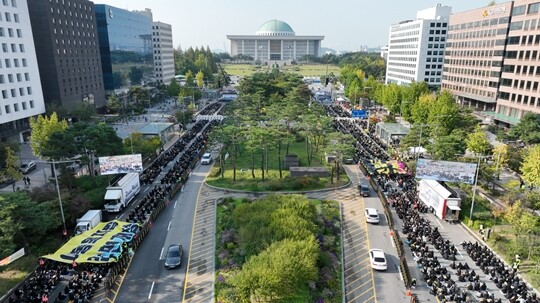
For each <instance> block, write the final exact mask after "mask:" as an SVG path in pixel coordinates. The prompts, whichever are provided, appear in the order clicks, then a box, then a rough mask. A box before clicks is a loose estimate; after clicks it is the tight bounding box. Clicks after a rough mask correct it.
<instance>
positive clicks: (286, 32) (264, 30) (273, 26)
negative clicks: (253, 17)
mask: <svg viewBox="0 0 540 303" xmlns="http://www.w3.org/2000/svg"><path fill="white" fill-rule="evenodd" d="M256 34H257V35H258V36H294V31H293V29H292V28H291V26H290V25H289V24H287V23H285V22H283V21H280V20H275V19H274V20H270V21H267V22H265V23H264V24H263V25H261V27H260V28H259V30H258V31H257V33H256Z"/></svg>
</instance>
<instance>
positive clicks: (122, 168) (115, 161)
mask: <svg viewBox="0 0 540 303" xmlns="http://www.w3.org/2000/svg"><path fill="white" fill-rule="evenodd" d="M142 170H143V165H142V155H141V154H135V155H121V156H109V157H99V172H100V173H101V174H102V175H114V174H127V173H140V172H142Z"/></svg>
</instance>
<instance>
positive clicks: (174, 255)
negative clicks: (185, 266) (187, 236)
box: [165, 244, 184, 269]
mask: <svg viewBox="0 0 540 303" xmlns="http://www.w3.org/2000/svg"><path fill="white" fill-rule="evenodd" d="M183 255H184V251H183V249H182V245H180V244H171V245H169V248H168V249H167V257H166V258H165V268H167V269H173V268H177V267H180V265H182V256H183Z"/></svg>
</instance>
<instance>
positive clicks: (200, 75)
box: [195, 71, 204, 87]
mask: <svg viewBox="0 0 540 303" xmlns="http://www.w3.org/2000/svg"><path fill="white" fill-rule="evenodd" d="M195 82H196V83H197V87H203V85H204V73H203V72H202V71H199V72H197V74H196V75H195Z"/></svg>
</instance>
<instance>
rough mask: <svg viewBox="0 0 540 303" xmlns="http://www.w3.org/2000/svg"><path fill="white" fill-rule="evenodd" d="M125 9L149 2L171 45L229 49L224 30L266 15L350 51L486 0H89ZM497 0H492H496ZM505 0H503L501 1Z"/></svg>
mask: <svg viewBox="0 0 540 303" xmlns="http://www.w3.org/2000/svg"><path fill="white" fill-rule="evenodd" d="M93 1H94V3H96V4H98V3H99V4H108V5H111V6H115V7H118V8H122V9H127V10H143V9H145V8H150V9H151V10H152V13H153V19H154V21H161V22H165V23H169V24H171V25H172V30H173V43H174V47H175V48H176V47H178V46H181V48H182V49H187V48H189V47H190V46H191V47H200V46H204V47H206V46H209V47H210V49H211V50H216V49H220V50H224V49H225V48H226V50H227V51H230V42H229V40H228V39H227V35H253V34H255V32H256V31H257V29H258V28H259V27H260V26H261V25H262V24H263V23H265V22H266V21H268V20H272V19H278V20H282V21H284V22H286V23H288V24H289V25H290V26H291V27H292V29H293V30H294V31H295V33H296V35H323V36H325V38H324V40H323V41H322V47H325V48H332V49H334V50H337V51H345V50H347V51H354V50H357V49H359V48H360V47H361V46H363V45H367V46H368V47H377V46H383V45H386V44H387V42H388V30H389V28H390V26H391V25H392V24H396V23H398V22H400V21H403V20H410V19H415V18H416V12H417V11H419V10H422V9H425V8H429V7H433V6H435V5H436V4H437V3H441V4H442V5H447V6H451V7H452V12H453V13H457V12H462V11H467V10H471V9H476V8H480V7H483V6H486V5H488V3H489V0H480V1H478V0H449V1H448V2H437V1H429V0H328V1H322V0H312V1H309V0H273V1H269V0H151V1H149V0H93ZM502 2H503V1H497V3H502ZM504 2H505V1H504Z"/></svg>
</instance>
